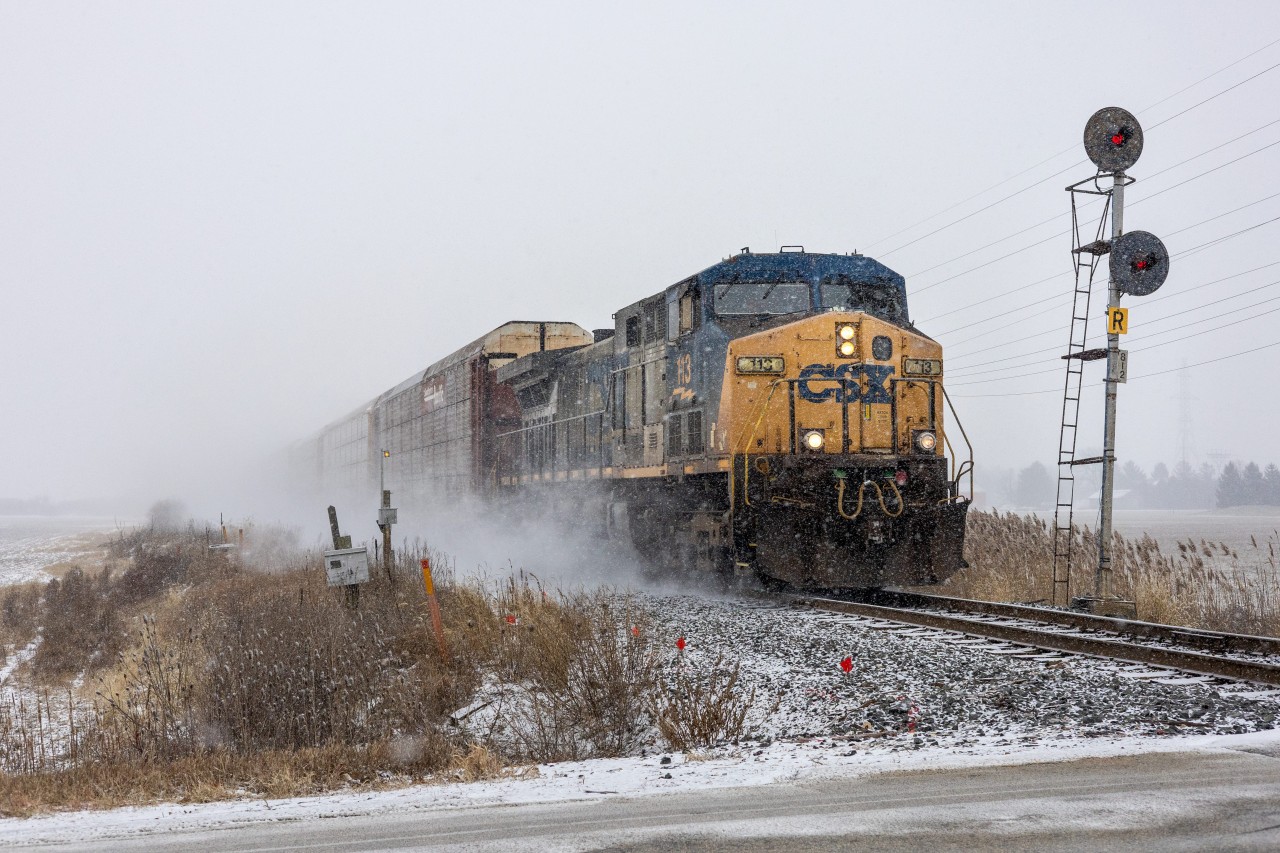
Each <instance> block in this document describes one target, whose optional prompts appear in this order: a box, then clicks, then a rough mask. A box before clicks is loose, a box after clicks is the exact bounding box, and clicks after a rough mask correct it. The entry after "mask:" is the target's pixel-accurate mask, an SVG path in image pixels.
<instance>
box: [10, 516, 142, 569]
mask: <svg viewBox="0 0 1280 853" xmlns="http://www.w3.org/2000/svg"><path fill="white" fill-rule="evenodd" d="M116 529H118V526H117V524H116V522H115V520H113V519H109V518H65V517H60V516H54V517H43V516H0V586H4V585H6V584H15V583H23V582H24V581H30V580H41V581H47V580H48V579H49V578H50V577H51V575H50V574H49V573H48V572H46V571H45V569H46V568H48V567H49V566H53V565H57V564H58V563H63V562H67V561H71V560H75V559H77V558H83V557H86V556H89V555H96V554H97V553H100V549H98V548H96V547H94V545H93V544H92V541H91V540H96V539H99V538H100V537H101V534H105V533H109V532H111V531H113V530H116Z"/></svg>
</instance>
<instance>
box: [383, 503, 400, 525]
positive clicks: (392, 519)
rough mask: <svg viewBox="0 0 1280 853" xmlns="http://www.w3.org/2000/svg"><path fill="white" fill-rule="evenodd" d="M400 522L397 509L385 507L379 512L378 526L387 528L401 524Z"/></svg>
mask: <svg viewBox="0 0 1280 853" xmlns="http://www.w3.org/2000/svg"><path fill="white" fill-rule="evenodd" d="M399 523H400V520H399V518H397V516H396V508H395V507H393V506H384V507H382V508H380V509H379V510H378V526H379V527H385V526H386V525H388V524H399Z"/></svg>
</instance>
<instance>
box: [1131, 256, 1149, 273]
mask: <svg viewBox="0 0 1280 853" xmlns="http://www.w3.org/2000/svg"><path fill="white" fill-rule="evenodd" d="M1148 265H1149V263H1148V261H1147V259H1146V258H1143V259H1142V260H1139V261H1134V262H1133V266H1134V268H1135V269H1140V270H1145V269H1146V268H1147V266H1148Z"/></svg>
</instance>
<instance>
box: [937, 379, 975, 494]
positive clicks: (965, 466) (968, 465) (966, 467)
mask: <svg viewBox="0 0 1280 853" xmlns="http://www.w3.org/2000/svg"><path fill="white" fill-rule="evenodd" d="M942 399H944V400H946V401H947V408H948V409H950V410H951V419H952V420H953V421H955V425H956V428H957V429H958V430H960V437H961V438H963V439H964V443H965V446H966V447H967V448H968V449H969V458H968V459H966V460H965V461H964V462H962V463H961V464H960V467H959V469H958V470H957V469H955V468H953V469H952V473H954V474H955V477H954V478H953V480H952V482H953V483H954V484H955V488H956V491H957V492H958V491H960V479H961V478H962V477H964V476H965V475H966V474H968V475H969V500H970V501H972V500H973V443H972V442H970V441H969V435H968V433H966V432H965V431H964V424H962V423H960V416H959V415H958V414H956V407H955V406H954V405H953V404H952V402H951V395H950V394H948V393H947V388H946V386H945V385H944V386H942ZM949 432H950V430H947V431H946V432H944V433H943V434H942V437H943V440H944V441H947V444H948V445H950V441H949V440H947V433H949ZM951 460H952V465H955V453H954V451H953V452H952V454H951Z"/></svg>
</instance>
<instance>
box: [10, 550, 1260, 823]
mask: <svg viewBox="0 0 1280 853" xmlns="http://www.w3.org/2000/svg"><path fill="white" fill-rule="evenodd" d="M24 547H25V546H24ZM7 550H8V549H6V548H3V547H0V553H4V552H5V551H7ZM637 599H638V602H639V603H640V604H641V605H642V606H643V607H645V608H646V609H647V610H648V611H649V612H650V614H651V616H652V622H651V625H650V627H649V630H650V631H652V632H654V636H653V639H654V640H655V641H656V642H657V643H659V645H660V647H661V648H665V649H666V652H665V654H666V655H667V656H668V657H667V666H666V670H665V671H666V677H667V678H668V679H669V680H670V681H671V682H672V683H674V682H675V680H676V679H677V678H678V677H679V676H681V675H683V676H685V677H687V678H689V679H693V680H702V679H706V678H709V677H710V676H711V674H712V673H713V672H716V671H719V672H720V673H721V675H722V676H723V675H724V674H725V673H726V672H727V671H728V670H729V669H731V668H732V667H733V666H735V665H737V666H738V677H739V685H740V688H741V691H742V693H741V695H744V696H745V695H748V694H750V693H752V692H753V691H754V696H755V700H754V703H753V704H752V706H751V709H750V712H749V714H748V717H747V726H746V729H747V730H746V732H745V733H744V737H743V738H742V739H741V740H740V741H739V742H738V743H736V744H730V743H724V744H720V745H718V746H716V747H715V748H712V749H708V750H706V751H704V752H701V753H690V754H680V753H665V754H664V753H662V752H661V751H660V749H661V747H660V744H659V742H658V739H657V737H656V734H655V735H654V736H653V737H651V738H650V739H649V746H648V748H647V749H646V750H645V752H644V753H643V754H641V755H636V756H631V757H626V758H619V759H598V760H593V761H580V762H572V763H560V764H552V765H542V766H539V767H538V768H537V770H536V773H534V772H533V771H529V772H527V773H525V774H523V775H524V776H525V777H533V778H519V779H517V778H508V779H503V780H499V781H491V782H479V783H470V784H462V783H456V782H455V783H443V782H442V783H438V784H425V785H414V786H410V787H407V788H403V789H399V790H388V791H358V790H353V791H346V792H337V793H334V794H330V795H326V796H317V797H305V798H295V799H287V800H272V801H267V800H264V799H262V798H244V799H240V800H234V801H230V802H222V803H211V804H163V805H156V806H148V807H140V808H126V809H116V810H111V811H101V812H73V813H65V814H55V815H48V816H42V817H36V818H30V819H4V820H0V846H3V845H6V844H30V843H36V842H52V841H59V840H61V841H70V840H75V841H92V840H103V839H110V838H120V837H127V836H131V835H137V834H141V833H146V832H155V831H179V830H189V829H198V828H215V827H228V826H235V825H242V824H246V823H253V822H270V821H281V820H296V819H304V818H305V819H311V818H316V817H323V816H334V815H358V814H378V813H385V812H390V811H401V810H432V809H444V808H459V807H474V806H481V805H488V804H519V803H534V802H555V801H563V800H575V799H591V798H597V799H599V798H609V797H618V796H643V795H651V794H660V793H664V792H679V791H686V790H693V789H702V788H707V787H732V786H742V785H767V784H775V783H785V782H789V781H796V780H807V779H817V778H823V777H842V778H852V777H859V776H866V775H869V774H875V773H883V772H891V771H902V770H928V769H944V768H957V767H967V766H978V765H990V764H1013V763H1025V762H1043V761H1058V760H1068V759H1076V758H1087V757H1101V756H1113V755H1128V754H1134V753H1137V752H1151V751H1188V750H1199V751H1213V750H1219V749H1249V748H1263V749H1267V750H1280V732H1277V731H1276V730H1275V727H1276V725H1277V722H1278V720H1280V690H1271V689H1263V688H1259V687H1257V686H1251V685H1245V684H1240V683H1232V682H1225V681H1220V680H1214V679H1209V678H1200V677H1188V676H1184V675H1182V674H1177V673H1170V672H1168V671H1160V670H1153V669H1149V668H1145V667H1135V666H1129V665H1125V664H1120V663H1116V662H1111V661H1104V660H1097V659H1093V658H1086V657H1080V656H1072V655H1063V654H1056V653H1041V652H1038V651H1033V650H1027V649H1020V648H1018V647H1012V646H1008V645H1005V644H1000V643H993V642H989V641H984V640H977V639H973V638H965V637H961V636H959V635H954V634H943V633H940V632H934V631H930V630H926V629H920V628H913V627H906V626H899V627H893V628H887V627H884V626H877V625H876V624H874V623H871V622H868V621H866V620H861V619H857V618H852V617H849V616H844V615H839V614H832V613H824V612H818V611H810V610H805V609H800V608H795V607H792V606H787V605H780V604H778V603H775V602H772V601H770V600H768V599H764V598H753V597H749V596H733V595H729V596H725V595H695V594H689V593H687V592H684V593H677V592H664V593H639V594H637ZM626 629H627V626H622V625H620V626H619V630H626ZM679 637H683V638H685V640H686V647H685V649H684V650H683V651H677V649H676V646H675V641H676V639H677V638H679ZM15 651H17V650H15ZM30 651H32V650H31V649H27V650H25V652H24V653H23V654H25V653H29V652H30ZM20 656H21V655H15V656H14V657H20ZM845 659H848V661H849V663H850V671H849V672H848V673H847V674H846V673H845V672H844V671H843V670H842V668H841V666H840V662H841V661H842V660H845ZM6 675H7V673H6ZM664 758H666V759H667V762H666V763H664V762H663V759H664Z"/></svg>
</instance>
